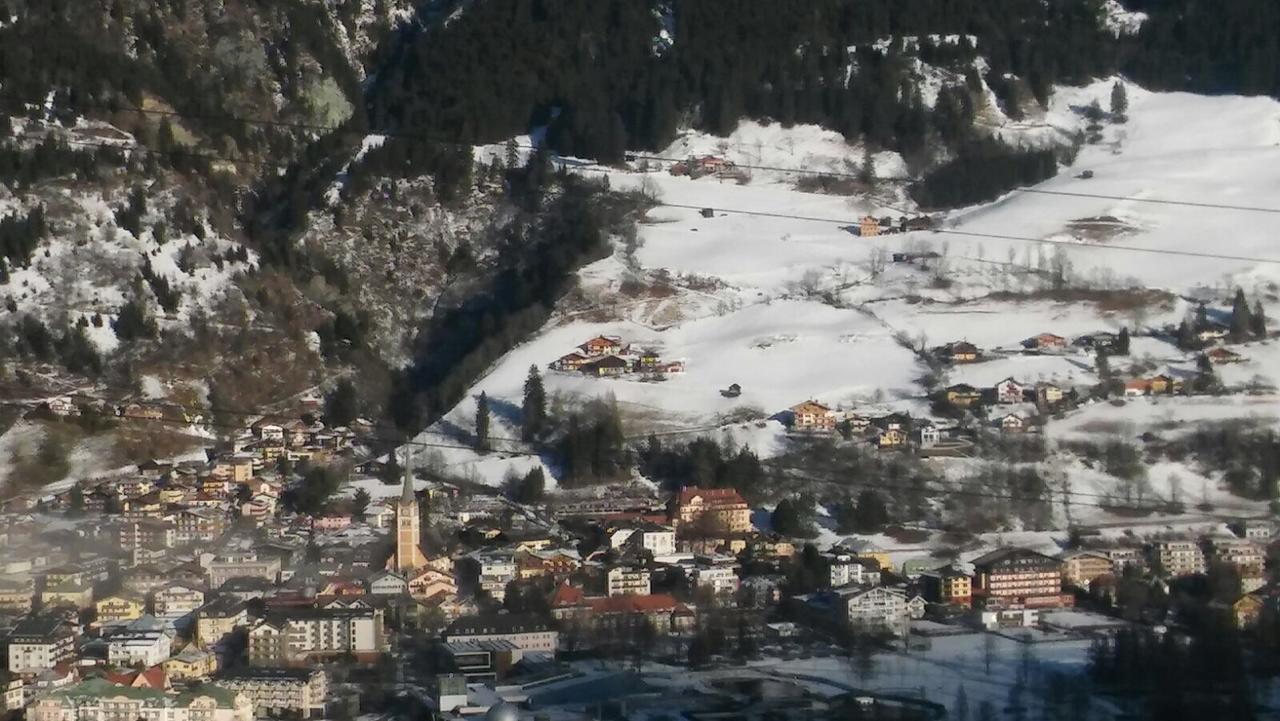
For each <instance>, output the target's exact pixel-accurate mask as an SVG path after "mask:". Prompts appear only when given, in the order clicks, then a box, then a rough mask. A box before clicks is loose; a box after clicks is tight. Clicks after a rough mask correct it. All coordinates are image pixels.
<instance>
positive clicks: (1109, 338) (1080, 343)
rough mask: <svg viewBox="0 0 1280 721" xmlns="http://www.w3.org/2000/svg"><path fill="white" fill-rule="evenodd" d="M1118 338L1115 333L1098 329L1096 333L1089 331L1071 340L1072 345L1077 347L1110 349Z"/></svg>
mask: <svg viewBox="0 0 1280 721" xmlns="http://www.w3.org/2000/svg"><path fill="white" fill-rule="evenodd" d="M1117 340H1118V338H1117V336H1116V334H1115V333H1111V332H1109V331H1100V332H1098V333H1089V334H1087V335H1082V336H1080V337H1078V338H1076V339H1075V340H1074V341H1072V343H1071V344H1072V345H1074V346H1076V347H1077V348H1088V349H1090V350H1110V349H1111V348H1112V347H1114V346H1115V344H1116V341H1117Z"/></svg>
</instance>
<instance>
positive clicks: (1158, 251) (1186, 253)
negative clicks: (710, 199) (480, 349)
mask: <svg viewBox="0 0 1280 721" xmlns="http://www.w3.org/2000/svg"><path fill="white" fill-rule="evenodd" d="M654 205H657V206H659V207H664V208H681V209H684V210H702V209H703V208H706V207H708V206H699V205H688V204H685V203H668V202H664V201H661V200H659V201H654ZM711 209H712V210H715V211H718V212H721V213H729V214H737V215H750V216H758V217H765V218H783V219H787V220H803V221H807V222H812V223H833V224H841V223H843V224H846V225H857V224H858V223H859V222H860V221H858V220H849V219H845V218H820V217H817V216H810V215H797V214H794V213H775V212H769V211H765V210H741V209H737V208H715V207H713V208H711ZM929 232H931V233H939V234H943V235H961V236H969V237H975V238H990V239H994V240H1014V241H1019V242H1023V243H1041V244H1044V245H1054V246H1064V247H1068V248H1075V249H1079V250H1119V251H1128V252H1133V253H1149V254H1152V255H1171V256H1181V257H1188V258H1201V259H1212V260H1232V261H1242V262H1247V263H1266V264H1280V258H1258V257H1253V256H1245V255H1229V254H1225V253H1202V252H1199V251H1193V250H1170V249H1168V248H1143V247H1140V246H1136V245H1116V244H1114V243H1109V244H1107V245H1086V244H1084V243H1075V242H1071V241H1067V240H1050V239H1048V238H1032V237H1028V236H1022V235H1008V234H1003V233H981V232H977V231H968V230H957V229H954V228H937V229H933V230H931V231H929Z"/></svg>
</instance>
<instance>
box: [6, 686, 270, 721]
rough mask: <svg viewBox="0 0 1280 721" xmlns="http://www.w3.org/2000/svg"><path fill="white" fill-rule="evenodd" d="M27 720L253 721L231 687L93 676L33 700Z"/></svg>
mask: <svg viewBox="0 0 1280 721" xmlns="http://www.w3.org/2000/svg"><path fill="white" fill-rule="evenodd" d="M27 719H28V721H138V720H139V719H144V720H145V721H252V719H253V704H252V703H251V702H250V700H249V698H248V697H247V696H245V695H243V694H241V693H238V692H236V691H234V690H232V689H229V688H225V687H220V686H215V685H213V684H201V685H200V686H197V687H192V688H189V689H187V690H184V691H181V692H175V691H168V690H163V689H154V688H145V687H144V688H135V687H132V686H119V685H116V684H113V683H111V682H110V681H107V680H106V679H103V678H91V679H87V680H85V681H81V682H80V683H77V684H75V685H73V686H68V687H65V688H61V689H57V690H55V691H53V692H51V693H49V694H46V695H44V696H41V697H40V698H38V699H36V700H35V701H32V702H31V704H30V705H29V706H28V707H27Z"/></svg>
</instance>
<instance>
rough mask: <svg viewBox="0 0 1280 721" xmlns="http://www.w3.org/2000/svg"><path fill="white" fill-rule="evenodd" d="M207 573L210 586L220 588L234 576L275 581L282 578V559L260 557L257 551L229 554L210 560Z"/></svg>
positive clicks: (206, 569) (206, 568)
mask: <svg viewBox="0 0 1280 721" xmlns="http://www.w3.org/2000/svg"><path fill="white" fill-rule="evenodd" d="M205 574H206V575H207V576H208V579H209V587H210V588H219V587H221V586H222V584H224V583H226V582H227V581H229V580H231V579H233V578H261V579H263V580H265V581H269V582H271V583H275V582H277V581H278V580H279V579H280V559H278V558H258V555H257V554H256V553H242V554H228V555H225V556H221V557H218V558H214V559H213V560H211V561H209V563H208V565H207V566H206V567H205Z"/></svg>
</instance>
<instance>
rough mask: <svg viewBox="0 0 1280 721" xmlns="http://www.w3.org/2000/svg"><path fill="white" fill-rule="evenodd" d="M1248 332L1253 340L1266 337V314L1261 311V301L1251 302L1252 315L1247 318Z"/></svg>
mask: <svg viewBox="0 0 1280 721" xmlns="http://www.w3.org/2000/svg"><path fill="white" fill-rule="evenodd" d="M1249 321H1250V323H1249V330H1250V332H1252V333H1253V335H1254V337H1255V338H1266V337H1267V313H1266V311H1265V310H1263V309H1262V301H1261V300H1255V301H1254V302H1253V314H1252V315H1250V316H1249Z"/></svg>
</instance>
